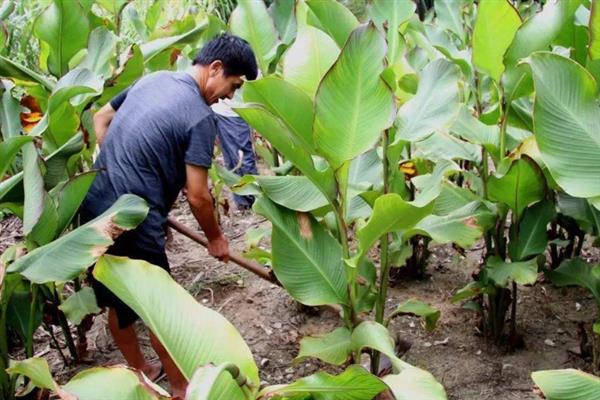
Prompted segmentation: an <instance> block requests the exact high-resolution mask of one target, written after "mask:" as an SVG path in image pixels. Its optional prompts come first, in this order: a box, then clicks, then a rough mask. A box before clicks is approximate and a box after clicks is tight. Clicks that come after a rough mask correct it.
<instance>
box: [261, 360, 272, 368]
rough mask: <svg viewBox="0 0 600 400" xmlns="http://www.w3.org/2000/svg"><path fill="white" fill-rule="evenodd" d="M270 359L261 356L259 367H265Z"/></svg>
mask: <svg viewBox="0 0 600 400" xmlns="http://www.w3.org/2000/svg"><path fill="white" fill-rule="evenodd" d="M270 361H271V360H269V359H268V358H263V359H262V360H260V366H261V367H265V366H267V364H269V362H270Z"/></svg>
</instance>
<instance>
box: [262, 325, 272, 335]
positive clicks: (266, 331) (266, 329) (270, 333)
mask: <svg viewBox="0 0 600 400" xmlns="http://www.w3.org/2000/svg"><path fill="white" fill-rule="evenodd" d="M262 328H263V331H265V333H266V334H267V336H271V335H272V334H273V331H272V330H271V329H269V328H267V327H266V326H263V327H262Z"/></svg>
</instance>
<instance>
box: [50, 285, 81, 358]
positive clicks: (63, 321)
mask: <svg viewBox="0 0 600 400" xmlns="http://www.w3.org/2000/svg"><path fill="white" fill-rule="evenodd" d="M53 286H54V284H53ZM51 297H52V302H53V303H54V305H55V308H56V315H57V317H58V323H59V324H60V328H61V330H62V332H63V335H64V337H65V341H66V343H67V347H68V348H69V353H71V357H72V358H73V360H74V361H75V362H79V355H78V354H77V347H75V342H74V341H73V336H71V329H70V328H69V322H68V321H67V318H66V317H65V314H64V313H63V312H62V311H60V309H59V308H58V306H60V302H59V300H58V293H57V292H56V286H54V288H53V293H52V296H51Z"/></svg>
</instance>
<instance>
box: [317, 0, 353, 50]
mask: <svg viewBox="0 0 600 400" xmlns="http://www.w3.org/2000/svg"><path fill="white" fill-rule="evenodd" d="M306 4H308V7H309V8H310V10H311V11H312V14H309V17H308V23H309V24H311V25H313V26H315V27H317V28H319V29H321V30H323V31H324V32H327V34H328V35H329V36H331V37H332V38H333V39H334V40H335V41H336V43H337V44H338V46H339V47H344V45H345V44H346V41H347V40H348V36H350V32H352V31H353V30H354V29H355V28H356V27H357V26H358V20H357V19H356V17H355V16H354V14H352V12H350V10H348V9H347V8H346V7H344V6H343V5H342V4H341V3H338V2H337V1H335V0H307V1H306Z"/></svg>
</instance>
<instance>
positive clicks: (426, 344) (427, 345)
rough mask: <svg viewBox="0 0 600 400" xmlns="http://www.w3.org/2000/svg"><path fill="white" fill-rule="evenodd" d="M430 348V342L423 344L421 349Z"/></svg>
mask: <svg viewBox="0 0 600 400" xmlns="http://www.w3.org/2000/svg"><path fill="white" fill-rule="evenodd" d="M431 346H432V345H431V343H430V342H425V343H423V347H431Z"/></svg>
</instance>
